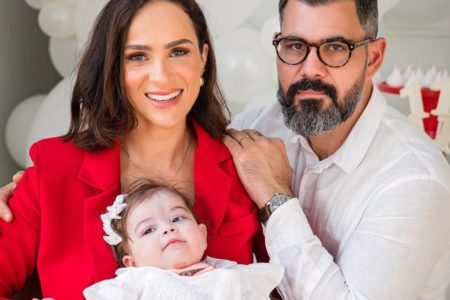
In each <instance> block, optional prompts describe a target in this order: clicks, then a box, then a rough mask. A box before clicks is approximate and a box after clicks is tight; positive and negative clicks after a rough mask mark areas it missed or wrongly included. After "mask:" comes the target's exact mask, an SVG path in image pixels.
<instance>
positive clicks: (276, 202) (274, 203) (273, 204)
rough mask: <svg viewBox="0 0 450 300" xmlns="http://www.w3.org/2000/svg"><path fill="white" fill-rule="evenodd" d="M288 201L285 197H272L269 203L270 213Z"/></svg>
mask: <svg viewBox="0 0 450 300" xmlns="http://www.w3.org/2000/svg"><path fill="white" fill-rule="evenodd" d="M288 200H289V197H288V196H286V195H276V196H274V197H273V198H272V199H271V200H270V203H269V208H270V211H271V212H272V213H273V212H274V211H275V210H276V209H277V208H278V207H280V206H281V205H282V204H283V203H285V202H286V201H288Z"/></svg>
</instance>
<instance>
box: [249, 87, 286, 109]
mask: <svg viewBox="0 0 450 300" xmlns="http://www.w3.org/2000/svg"><path fill="white" fill-rule="evenodd" d="M277 91H278V89H277V88H276V87H272V88H270V89H267V90H265V91H263V92H262V93H259V94H258V95H256V96H254V97H253V98H252V99H250V101H249V102H248V103H247V105H246V106H245V107H244V110H243V111H249V110H255V109H258V108H260V107H262V106H266V105H269V104H272V103H276V102H277Z"/></svg>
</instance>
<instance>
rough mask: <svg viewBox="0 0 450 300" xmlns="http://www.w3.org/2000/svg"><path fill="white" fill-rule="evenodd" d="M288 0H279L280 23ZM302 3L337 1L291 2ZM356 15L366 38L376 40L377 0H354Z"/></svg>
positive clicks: (306, 0)
mask: <svg viewBox="0 0 450 300" xmlns="http://www.w3.org/2000/svg"><path fill="white" fill-rule="evenodd" d="M288 1H289V0H280V2H279V3H278V12H279V14H280V23H282V22H283V14H284V9H285V8H286V5H287V3H288ZM291 1H302V2H305V3H306V4H308V5H309V6H318V5H324V4H328V3H331V2H333V1H339V0H291ZM354 2H355V5H356V13H357V14H358V18H359V23H360V24H361V26H362V28H363V29H364V31H365V32H366V37H367V38H376V36H377V34H378V1H377V0H354Z"/></svg>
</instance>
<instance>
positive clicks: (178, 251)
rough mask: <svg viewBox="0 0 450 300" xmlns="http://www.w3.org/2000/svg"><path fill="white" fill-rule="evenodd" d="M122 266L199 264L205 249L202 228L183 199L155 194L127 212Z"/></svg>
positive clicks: (164, 267)
mask: <svg viewBox="0 0 450 300" xmlns="http://www.w3.org/2000/svg"><path fill="white" fill-rule="evenodd" d="M126 230H127V233H128V235H129V237H130V240H129V243H128V245H129V247H128V248H129V249H128V250H129V255H126V256H124V258H123V262H124V264H125V265H126V266H128V267H130V266H134V267H140V266H154V267H159V268H163V269H181V268H184V267H187V266H189V265H192V264H194V263H197V262H199V261H200V260H201V259H202V256H203V253H204V252H205V249H206V245H207V243H206V227H205V225H203V224H198V223H197V221H195V219H194V217H193V215H192V213H191V212H190V211H189V209H188V208H187V207H186V205H185V204H184V202H183V200H182V199H181V198H180V197H179V196H178V195H175V194H174V193H171V192H169V191H157V192H155V193H154V194H153V195H152V196H151V197H150V198H148V199H146V200H144V201H143V202H142V203H140V204H139V205H137V206H136V207H134V208H133V209H132V211H131V212H130V215H129V218H128V222H127V224H126Z"/></svg>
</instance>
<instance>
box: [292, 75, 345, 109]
mask: <svg viewBox="0 0 450 300" xmlns="http://www.w3.org/2000/svg"><path fill="white" fill-rule="evenodd" d="M306 90H313V91H316V92H323V93H324V94H325V95H327V96H328V97H330V98H331V99H332V100H333V102H336V101H337V91H336V88H335V87H334V86H332V85H329V84H326V83H324V82H323V81H322V80H319V79H316V80H311V79H302V80H300V81H297V82H295V83H293V84H291V86H290V87H289V89H288V91H287V93H286V96H287V99H289V100H290V101H291V102H292V100H293V99H294V96H295V94H297V92H298V91H306ZM335 104H337V103H335Z"/></svg>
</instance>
